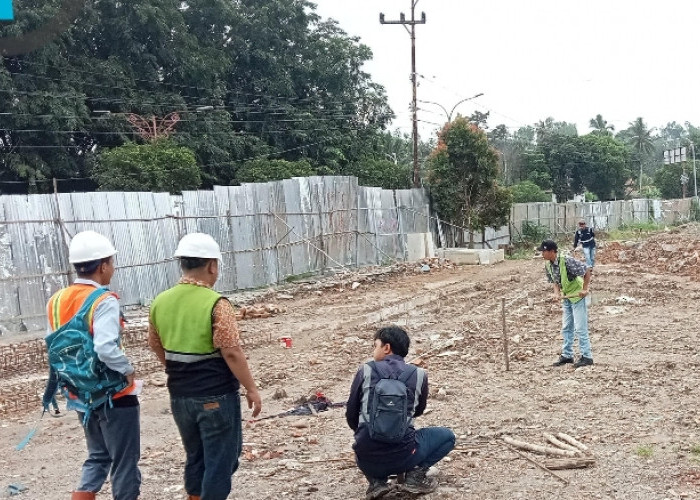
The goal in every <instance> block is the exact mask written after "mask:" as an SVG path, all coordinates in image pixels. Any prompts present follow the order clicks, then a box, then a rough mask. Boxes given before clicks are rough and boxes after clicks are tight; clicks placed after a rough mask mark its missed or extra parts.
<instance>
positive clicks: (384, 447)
mask: <svg viewBox="0 0 700 500" xmlns="http://www.w3.org/2000/svg"><path fill="white" fill-rule="evenodd" d="M377 365H381V366H380V367H379V369H380V370H381V371H385V372H388V373H391V374H392V375H393V376H398V375H399V374H400V373H401V372H402V371H403V370H404V367H405V366H406V363H405V361H404V359H403V358H402V357H401V356H398V355H396V354H390V355H389V356H387V357H386V358H384V359H383V360H382V361H379V362H377ZM416 379H417V376H416V375H413V376H412V377H411V378H410V379H409V380H408V382H407V383H406V388H407V389H408V398H409V401H412V400H413V399H414V398H415V393H416ZM363 381H364V369H363V367H360V369H359V370H358V371H357V374H356V375H355V378H354V379H353V381H352V386H351V387H350V397H349V398H348V405H347V410H346V412H345V418H346V419H347V421H348V425H349V426H350V428H351V429H352V430H353V431H355V444H354V445H353V449H354V450H355V453H356V454H357V458H358V460H361V461H366V462H375V463H385V462H386V461H391V462H392V463H403V462H404V461H406V460H408V459H409V458H410V457H411V455H412V454H413V452H414V451H415V448H416V438H415V428H414V427H413V426H411V427H409V429H408V431H407V432H406V434H405V435H404V438H403V440H402V441H401V442H400V443H397V444H387V443H382V442H379V441H375V440H373V439H372V438H370V437H369V430H368V429H367V426H366V425H365V424H360V412H361V411H362V398H363V396H364V390H363V387H362V386H363ZM378 381H379V374H378V373H377V372H376V371H375V370H372V380H371V383H370V385H371V386H374V385H375V384H376V383H377V382H378ZM366 390H367V391H369V389H366ZM427 402H428V376H427V374H426V375H425V377H424V378H423V384H422V387H421V392H420V395H419V398H418V404H417V405H416V408H415V409H414V411H413V416H414V417H418V416H420V415H422V414H423V411H425V406H426V404H427Z"/></svg>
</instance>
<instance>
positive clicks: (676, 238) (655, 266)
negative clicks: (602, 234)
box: [596, 224, 700, 279]
mask: <svg viewBox="0 0 700 500" xmlns="http://www.w3.org/2000/svg"><path fill="white" fill-rule="evenodd" d="M596 260H598V262H599V263H601V264H632V265H635V266H643V267H646V268H647V269H648V270H649V271H650V272H655V273H674V274H679V275H682V276H689V277H692V278H696V279H697V278H700V224H685V225H683V226H679V227H677V228H674V229H671V230H669V231H665V232H663V233H659V234H656V235H654V236H652V237H650V238H648V239H646V240H644V241H612V242H608V243H606V244H605V246H604V248H603V249H602V251H601V252H600V253H599V254H598V257H597V259H596Z"/></svg>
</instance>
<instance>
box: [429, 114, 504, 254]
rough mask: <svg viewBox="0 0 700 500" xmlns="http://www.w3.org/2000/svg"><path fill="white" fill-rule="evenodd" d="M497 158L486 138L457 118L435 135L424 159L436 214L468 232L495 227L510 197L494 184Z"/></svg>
mask: <svg viewBox="0 0 700 500" xmlns="http://www.w3.org/2000/svg"><path fill="white" fill-rule="evenodd" d="M497 178H498V154H497V153H496V152H495V151H494V150H493V148H491V147H490V146H489V143H488V139H487V137H486V134H485V133H484V132H483V131H482V130H481V129H479V128H478V127H476V126H475V125H474V124H472V123H470V122H469V120H468V119H466V118H464V117H462V116H458V117H457V118H456V119H455V120H454V121H452V122H450V123H447V124H446V125H445V126H444V127H443V128H442V130H441V131H440V133H439V136H438V145H437V147H436V148H435V150H433V152H432V154H431V156H430V157H429V158H428V175H427V180H428V183H429V185H430V188H431V190H432V193H433V196H434V199H435V202H436V205H437V208H438V212H439V213H440V214H441V216H442V217H443V218H445V219H446V220H448V221H449V222H452V223H453V224H456V225H459V226H462V227H465V228H467V229H468V230H469V232H470V240H469V246H470V247H473V243H474V238H473V233H474V231H482V230H483V229H484V228H486V227H499V226H500V225H501V224H502V221H503V220H504V218H507V217H508V213H509V211H510V193H507V192H506V193H504V192H503V190H502V188H500V187H499V186H498V184H497Z"/></svg>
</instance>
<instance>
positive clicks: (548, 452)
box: [502, 436, 579, 458]
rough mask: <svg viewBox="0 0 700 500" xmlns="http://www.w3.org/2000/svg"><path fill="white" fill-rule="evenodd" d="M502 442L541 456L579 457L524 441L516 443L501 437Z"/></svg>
mask: <svg viewBox="0 0 700 500" xmlns="http://www.w3.org/2000/svg"><path fill="white" fill-rule="evenodd" d="M502 439H503V441H505V442H506V443H508V444H509V445H511V446H515V447H516V448H520V449H521V450H527V451H532V452H534V453H541V454H543V455H554V456H559V457H570V458H575V457H576V456H578V455H579V453H578V452H573V451H569V450H562V449H561V448H551V447H548V446H541V445H539V444H531V443H526V442H525V441H518V440H517V439H513V438H510V437H508V436H503V438H502Z"/></svg>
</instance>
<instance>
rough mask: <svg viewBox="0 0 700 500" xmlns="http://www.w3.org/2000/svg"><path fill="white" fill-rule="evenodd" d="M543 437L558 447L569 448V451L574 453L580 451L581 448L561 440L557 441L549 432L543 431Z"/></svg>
mask: <svg viewBox="0 0 700 500" xmlns="http://www.w3.org/2000/svg"><path fill="white" fill-rule="evenodd" d="M544 438H545V439H546V440H547V441H549V442H550V443H552V444H553V445H554V446H556V447H558V448H561V449H562V450H569V451H573V452H574V453H580V452H581V450H579V449H578V448H576V447H575V446H571V445H570V444H567V443H564V442H562V441H559V440H558V439H557V438H555V437H554V436H552V435H551V434H549V433H548V432H545V433H544Z"/></svg>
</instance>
